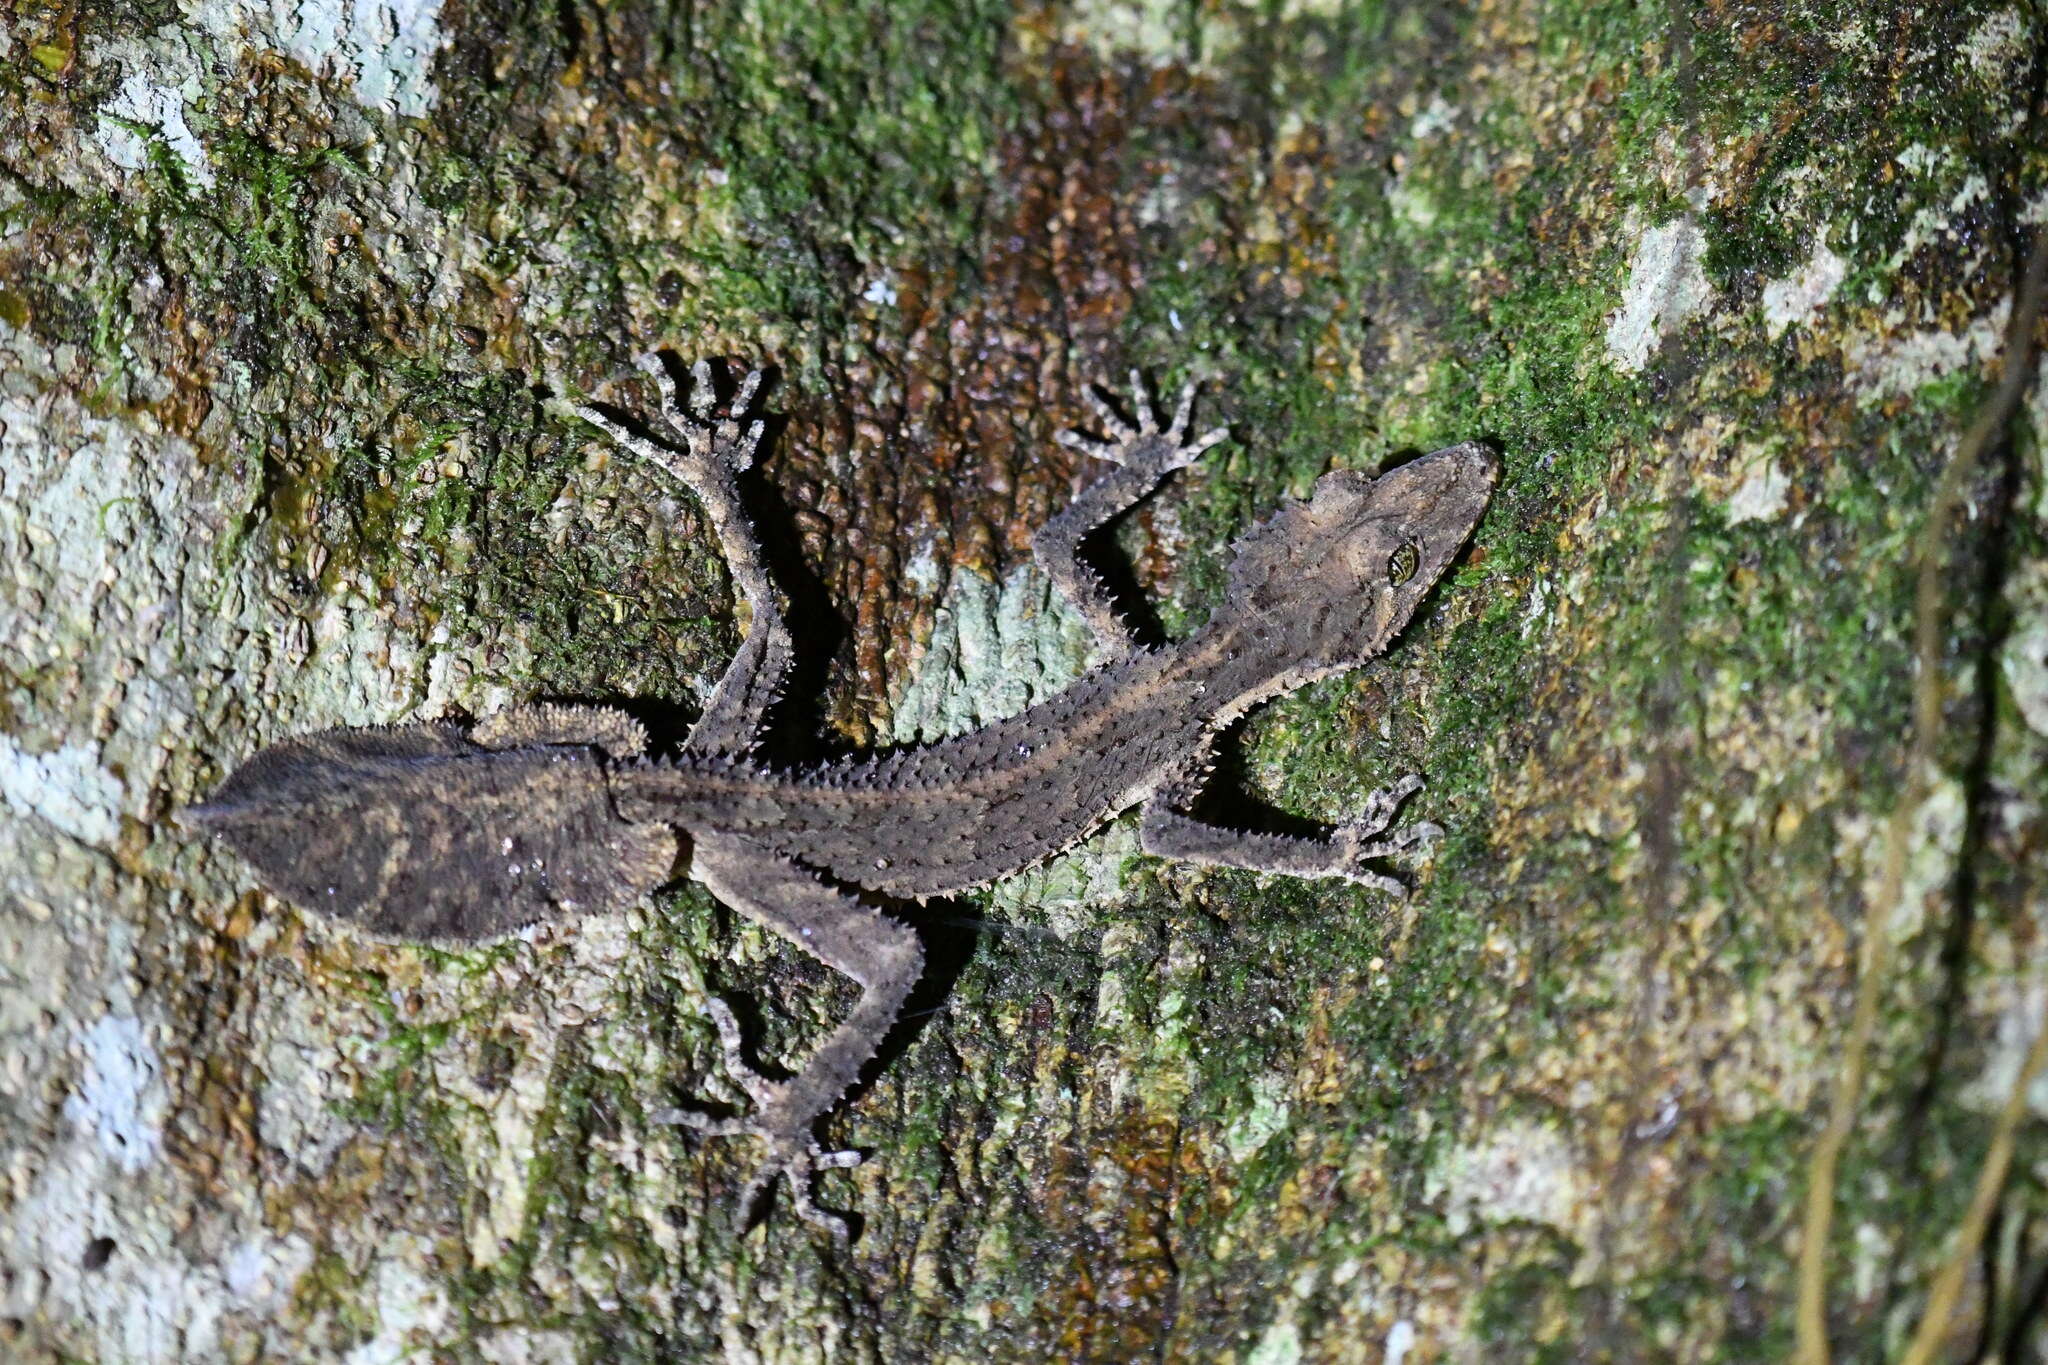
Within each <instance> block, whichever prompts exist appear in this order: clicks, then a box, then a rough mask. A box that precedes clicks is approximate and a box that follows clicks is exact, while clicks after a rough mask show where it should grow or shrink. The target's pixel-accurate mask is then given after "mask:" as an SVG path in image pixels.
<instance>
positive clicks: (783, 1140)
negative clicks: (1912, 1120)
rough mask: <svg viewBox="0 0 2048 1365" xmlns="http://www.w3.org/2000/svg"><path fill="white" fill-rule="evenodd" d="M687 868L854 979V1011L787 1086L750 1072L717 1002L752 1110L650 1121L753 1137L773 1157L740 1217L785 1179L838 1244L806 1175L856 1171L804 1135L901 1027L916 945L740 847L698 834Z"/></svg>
mask: <svg viewBox="0 0 2048 1365" xmlns="http://www.w3.org/2000/svg"><path fill="white" fill-rule="evenodd" d="M691 871H692V875H694V876H695V877H696V878H697V879H698V880H700V881H702V882H703V883H704V885H705V886H706V887H707V888H709V890H710V891H711V893H712V894H713V895H714V896H716V897H718V899H719V900H721V901H723V902H725V903H726V904H727V905H730V906H732V907H733V908H734V909H736V910H738V911H740V912H741V913H742V914H744V915H746V916H747V917H748V918H750V919H753V920H755V921H756V922H758V923H760V924H763V925H765V926H767V927H768V928H770V929H773V930H774V931H775V932H776V933H778V934H780V935H782V936H783V937H784V938H786V939H788V940H789V941H790V942H791V943H792V944H794V945H796V946H797V947H799V948H801V949H803V950H804V951H805V952H807V953H809V954H811V955H812V956H814V957H816V958H818V959H819V960H820V961H822V962H824V963H825V964H826V965H827V966H829V967H831V968H832V969H833V970H834V971H837V972H839V973H841V974H842V975H844V976H847V977H850V978H851V979H852V980H853V981H854V983H855V984H857V985H858V986H859V987H860V988H861V994H860V999H859V1000H858V1001H857V1002H855V1004H854V1007H853V1010H852V1011H851V1012H850V1013H849V1014H848V1015H847V1016H846V1018H845V1019H843V1020H841V1021H840V1023H839V1025H838V1026H837V1027H836V1028H834V1029H833V1030H832V1032H831V1033H830V1034H828V1035H827V1036H826V1038H825V1041H824V1042H823V1043H821V1044H819V1045H818V1047H817V1049H816V1050H815V1051H813V1052H812V1053H811V1055H810V1057H809V1058H808V1059H807V1060H806V1061H805V1062H804V1065H803V1068H802V1070H800V1071H799V1072H797V1074H796V1075H795V1076H793V1077H791V1078H790V1079H788V1080H775V1079H772V1078H770V1077H767V1076H763V1075H761V1074H760V1073H758V1072H757V1071H755V1070H754V1068H753V1067H752V1066H751V1065H749V1064H748V1062H747V1059H746V1056H745V1053H744V1049H743V1047H742V1045H741V1039H740V1030H739V1024H738V1021H736V1020H735V1019H734V1018H733V1016H732V1011H731V1009H730V1008H729V1007H728V1006H727V1005H726V1004H725V1002H724V1001H722V1000H713V1001H710V1002H709V1003H708V1009H709V1012H710V1014H711V1021H712V1024H713V1025H714V1026H715V1027H716V1028H717V1030H718V1038H719V1045H720V1047H721V1048H722V1050H723V1051H724V1053H725V1059H726V1064H727V1066H728V1067H729V1068H730V1069H731V1071H732V1074H733V1076H734V1078H735V1079H736V1080H737V1081H738V1083H739V1085H740V1087H741V1088H742V1089H743V1090H745V1091H746V1092H747V1096H748V1098H749V1099H751V1100H752V1101H753V1103H754V1112H753V1113H752V1114H750V1115H746V1116H743V1117H739V1118H729V1119H716V1118H711V1117H709V1116H706V1115H698V1114H691V1113H688V1112H686V1111H676V1110H668V1111H663V1112H662V1113H661V1114H659V1115H657V1118H658V1119H659V1120H661V1121H665V1122H673V1123H680V1124H683V1125H685V1126H688V1127H691V1128H695V1129H698V1130H699V1131H702V1132H706V1133H710V1134H712V1135H714V1136H725V1137H753V1138H758V1139H760V1140H761V1142H763V1143H764V1144H765V1145H766V1146H767V1149H768V1150H767V1153H766V1155H765V1156H764V1157H763V1159H762V1163H761V1166H760V1167H759V1169H758V1170H757V1172H756V1173H755V1175H754V1177H753V1179H752V1180H750V1181H749V1182H748V1184H747V1187H746V1190H745V1191H744V1192H743V1193H742V1195H741V1197H740V1208H741V1209H742V1210H743V1211H746V1210H751V1209H752V1208H753V1206H754V1203H755V1201H756V1199H757V1198H758V1197H759V1196H760V1194H761V1193H762V1192H763V1191H764V1190H766V1189H767V1187H768V1186H769V1185H770V1184H772V1183H773V1182H774V1181H775V1179H776V1177H777V1176H788V1177H789V1184H790V1198H791V1201H792V1203H793V1205H794V1206H795V1209H796V1211H797V1213H798V1215H799V1216H801V1217H802V1218H804V1219H805V1220H806V1221H807V1222H812V1223H816V1224H818V1225H819V1226H821V1227H823V1228H825V1229H827V1230H828V1231H829V1232H831V1234H832V1235H833V1236H834V1237H835V1238H838V1239H841V1240H844V1239H845V1238H846V1237H847V1236H848V1235H849V1232H850V1229H849V1228H848V1226H847V1223H846V1220H845V1219H844V1218H841V1217H840V1216H839V1215H838V1214H835V1213H830V1212H827V1211H826V1210H823V1209H820V1208H819V1207H818V1206H817V1205H816V1204H815V1203H814V1202H813V1201H812V1197H811V1178H812V1176H813V1175H814V1174H815V1173H816V1172H818V1171H821V1170H832V1169H843V1168H845V1167H849V1166H854V1165H858V1164H859V1162H860V1156H859V1154H858V1153H856V1152H850V1151H830V1150H827V1149H824V1148H822V1147H820V1146H819V1145H818V1144H817V1143H816V1142H815V1141H813V1140H812V1137H811V1129H812V1126H813V1125H814V1124H815V1123H816V1122H817V1121H818V1119H819V1117H820V1116H822V1115H823V1114H824V1113H825V1112H826V1111H827V1110H828V1109H830V1108H831V1107H832V1106H833V1105H834V1104H835V1103H837V1102H838V1100H839V1098H840V1096H842V1095H844V1094H845V1093H846V1091H847V1090H848V1089H849V1088H850V1087H851V1086H852V1085H853V1083H854V1081H855V1080H857V1079H858V1078H859V1076H860V1071H861V1068H862V1067H863V1066H865V1065H867V1063H868V1061H869V1059H871V1058H872V1057H873V1056H874V1055H875V1050H876V1049H877V1048H878V1047H879V1046H880V1045H881V1042H882V1038H883V1037H884V1035H886V1034H887V1033H888V1031H889V1029H890V1027H891V1026H892V1025H893V1024H894V1023H895V1022H896V1015H897V1012H898V1011H899V1010H901V1009H902V1007H903V1000H904V998H905V997H906V996H908V995H909V994H910V990H911V987H913V986H914V985H916V984H917V979H918V977H919V976H920V975H921V974H922V973H923V971H924V948H923V945H922V944H920V943H919V942H918V938H917V935H916V933H915V932H913V931H912V930H911V928H910V926H909V925H907V924H903V923H901V922H900V921H898V920H893V919H890V918H888V917H887V916H885V915H883V914H881V913H880V912H879V911H876V910H873V909H870V908H869V907H868V906H865V905H863V904H861V903H860V902H859V901H857V900H855V899H853V898H852V897H851V896H848V895H846V894H845V893H843V892H841V891H839V890H837V889H835V888H833V887H831V886H828V885H826V884H825V883H824V882H822V881H820V880H819V879H818V878H817V876H816V875H814V874H813V873H812V872H811V871H809V870H808V869H807V868H804V867H801V866H799V865H798V864H796V863H794V862H791V861H790V860H789V859H787V858H784V857H782V856H781V855H779V854H777V853H774V852H772V851H770V850H768V849H766V848H763V847H761V846H760V845H758V844H753V843H750V842H748V841H747V840H744V839H739V838H734V837H732V836H730V835H717V834H711V835H702V836H700V837H699V838H698V839H697V843H696V849H695V852H694V854H693V859H692V867H691Z"/></svg>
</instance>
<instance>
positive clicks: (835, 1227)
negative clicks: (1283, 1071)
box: [649, 996, 863, 1242]
mask: <svg viewBox="0 0 2048 1365" xmlns="http://www.w3.org/2000/svg"><path fill="white" fill-rule="evenodd" d="M704 1005H705V1012H706V1013H707V1014H709V1015H710V1016H711V1022H712V1024H713V1026H715V1027H716V1028H717V1030H718V1042H719V1047H720V1049H721V1050H722V1051H723V1052H724V1053H725V1064H726V1067H727V1069H728V1070H729V1071H730V1072H731V1073H732V1075H733V1078H734V1079H735V1080H737V1081H738V1082H739V1084H740V1088H741V1089H742V1090H745V1091H746V1092H747V1097H748V1098H749V1099H751V1100H752V1101H753V1102H754V1112H753V1114H751V1115H749V1116H746V1117H735V1118H716V1117H714V1116H712V1115H710V1114H700V1113H698V1112H696V1111H694V1110H690V1109H677V1108H669V1109H660V1110H656V1111H655V1112H654V1113H653V1114H651V1115H649V1117H650V1118H651V1119H652V1120H653V1121H654V1122H655V1123H665V1124H675V1125H678V1126H680V1127H684V1128H689V1129H691V1130H693V1131H695V1132H699V1133H703V1134H705V1135H707V1136H710V1137H750V1138H757V1139H759V1140H760V1141H761V1142H762V1143H763V1144H764V1145H765V1146H766V1147H767V1149H768V1150H767V1153H766V1154H765V1155H764V1156H763V1157H762V1158H761V1164H760V1166H758V1167H757V1168H756V1169H755V1171H754V1175H753V1178H752V1179H750V1180H749V1181H748V1182H747V1187H746V1188H745V1189H744V1190H742V1191H741V1192H740V1197H739V1203H738V1208H739V1210H740V1214H741V1217H742V1218H743V1219H746V1220H748V1221H751V1215H752V1213H753V1211H754V1209H755V1208H756V1206H757V1205H758V1204H759V1203H760V1201H761V1199H762V1197H763V1196H764V1195H766V1193H767V1192H768V1189H769V1187H770V1186H772V1185H773V1184H774V1183H775V1180H776V1177H778V1176H788V1177H789V1196H790V1203H791V1205H792V1206H793V1207H794V1208H795V1209H796V1212H797V1215H798V1216H799V1217H801V1218H802V1219H803V1220H804V1221H805V1222H807V1223H815V1224H817V1225H818V1226H819V1227H822V1228H824V1229H825V1230H826V1231H827V1232H829V1233H831V1234H832V1236H833V1238H834V1240H836V1241H841V1242H844V1241H847V1240H848V1239H849V1238H850V1237H851V1236H852V1228H851V1226H850V1225H849V1224H848V1223H847V1221H846V1219H844V1218H842V1217H840V1216H839V1215H838V1214H836V1213H832V1212H830V1211H829V1210H826V1209H821V1208H819V1207H818V1205H817V1204H816V1202H814V1201H813V1200H812V1198H811V1180H812V1177H813V1176H814V1175H816V1174H817V1173H818V1172H819V1171H834V1170H850V1169H852V1168H853V1167H855V1166H858V1165H860V1163H861V1161H862V1160H863V1158H862V1156H861V1154H860V1153H859V1152H856V1151H853V1150H851V1149H846V1150H839V1151H831V1150H827V1149H826V1148H823V1147H820V1146H819V1145H818V1144H817V1143H816V1142H815V1141H813V1140H812V1138H811V1133H810V1129H811V1125H812V1124H813V1123H815V1122H816V1121H817V1117H818V1109H819V1107H818V1106H816V1105H802V1104H799V1103H798V1099H797V1096H796V1095H795V1093H794V1087H793V1086H792V1085H791V1084H790V1083H789V1082H788V1081H778V1080H774V1079H772V1078H770V1077H767V1076H763V1075H761V1074H760V1073H759V1072H758V1071H756V1070H754V1068H753V1067H752V1066H750V1065H749V1064H748V1063H747V1060H746V1055H745V1052H744V1050H743V1049H742V1046H741V1039H740V1027H739V1020H738V1019H736V1018H734V1017H733V1012H732V1007H731V1006H729V1005H727V1004H726V1003H725V1002H724V1001H723V1000H720V999H718V998H717V997H716V996H713V997H712V998H711V999H709V1000H707V1001H705V1002H704Z"/></svg>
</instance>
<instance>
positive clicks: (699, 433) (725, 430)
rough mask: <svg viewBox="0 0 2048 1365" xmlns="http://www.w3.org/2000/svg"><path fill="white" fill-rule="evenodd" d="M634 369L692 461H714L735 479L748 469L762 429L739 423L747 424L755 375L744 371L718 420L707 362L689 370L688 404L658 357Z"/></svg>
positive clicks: (645, 357) (639, 362)
mask: <svg viewBox="0 0 2048 1365" xmlns="http://www.w3.org/2000/svg"><path fill="white" fill-rule="evenodd" d="M634 364H635V366H636V367H637V368H638V369H639V370H640V371H641V372H642V373H644V374H646V375H648V376H650V377H651V378H652V379H653V380H654V382H655V384H656V385H657V386H658V387H659V388H660V389H661V415H662V416H664V417H666V418H667V419H668V420H669V424H670V425H671V426H673V427H675V429H676V430H677V431H679V432H681V433H682V434H683V441H684V444H685V445H686V446H687V448H688V450H689V452H690V454H691V455H693V456H695V457H696V458H697V459H699V460H716V461H718V462H719V463H720V464H722V465H724V466H725V467H726V468H727V469H729V470H731V471H732V472H733V473H735V474H737V473H739V472H740V471H741V470H744V469H745V468H747V466H749V465H751V464H753V462H754V451H755V448H756V447H757V446H759V445H760V443H761V433H762V431H763V429H764V427H763V424H762V423H761V422H760V421H759V420H756V421H753V422H750V423H747V424H746V425H745V426H742V425H741V423H742V422H744V421H745V419H746V415H747V409H748V408H749V407H751V406H753V402H754V395H755V394H756V393H757V392H759V391H760V388H761V372H760V371H759V370H749V371H747V375H746V378H744V379H742V380H740V386H739V388H738V389H737V390H736V391H735V392H734V393H733V396H732V401H731V402H729V403H727V404H726V405H725V415H724V416H722V417H721V416H719V415H718V386H717V385H716V384H714V383H713V382H712V378H711V362H710V361H708V360H700V361H698V362H697V363H696V364H695V365H692V366H691V367H690V397H689V401H688V402H687V403H685V402H684V401H683V399H682V398H681V396H680V395H679V394H678V393H677V392H676V382H675V378H674V376H672V375H671V374H670V373H669V370H668V366H667V365H666V364H665V363H663V361H662V358H661V356H660V355H659V354H657V353H656V352H653V351H649V352H648V353H646V354H645V355H643V356H641V357H640V358H639V359H638V360H637V361H635V362H634Z"/></svg>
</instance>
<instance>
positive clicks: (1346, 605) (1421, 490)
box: [1224, 441, 1496, 666]
mask: <svg viewBox="0 0 2048 1365" xmlns="http://www.w3.org/2000/svg"><path fill="white" fill-rule="evenodd" d="M1495 472H1496V465H1495V462H1494V459H1493V456H1492V455H1490V454H1488V453H1487V451H1486V450H1485V448H1484V447H1482V446H1480V445H1478V444H1476V443H1474V442H1469V441H1468V442H1466V443H1465V444H1463V445H1456V446H1451V447H1449V448H1448V449H1444V450H1439V451H1436V452H1435V453H1434V454H1430V455H1424V456H1422V457H1421V458H1419V459H1416V460H1411V461H1409V462H1408V463H1407V464H1404V465H1401V466H1400V467H1399V468H1396V469H1392V470H1389V471H1388V472H1387V473H1385V474H1382V475H1380V477H1378V478H1376V479H1375V478H1370V477H1368V476H1367V475H1364V474H1361V473H1358V472H1356V471H1351V470H1342V471H1339V472H1337V473H1333V474H1325V475H1324V476H1323V477H1322V478H1320V479H1317V480H1316V484H1315V490H1314V492H1313V493H1312V494H1311V495H1310V496H1309V498H1308V500H1307V501H1305V502H1295V503H1290V504H1288V505H1287V506H1285V507H1283V508H1281V509H1280V511H1279V512H1277V513H1276V514H1274V516H1273V517H1272V518H1271V519H1270V520H1269V521H1267V522H1266V523H1265V524H1264V525H1262V526H1260V527H1259V528H1258V529H1257V530H1255V531H1253V532H1252V533H1251V534H1249V535H1247V536H1245V537H1244V538H1243V539H1242V540H1240V541H1239V542H1238V547H1237V554H1236V557H1235V558H1234V559H1233V560H1232V562H1231V566H1230V589H1231V591H1230V593H1229V597H1228V601H1229V603H1230V605H1229V606H1228V607H1227V608H1226V609H1225V612H1224V616H1225V619H1226V621H1228V622H1229V623H1230V624H1232V625H1233V626H1234V627H1235V628H1236V629H1237V630H1239V631H1240V633H1242V632H1244V631H1247V630H1248V631H1250V632H1251V633H1252V635H1253V636H1254V638H1255V639H1257V640H1261V641H1265V640H1268V639H1269V638H1270V640H1271V643H1272V645H1273V646H1274V647H1276V648H1279V650H1280V652H1281V653H1290V652H1295V651H1289V650H1286V649H1285V648H1284V647H1282V646H1283V642H1284V641H1287V640H1290V639H1291V640H1295V641H1298V642H1299V649H1300V650H1301V651H1306V652H1308V653H1310V654H1312V656H1313V660H1314V661H1315V662H1318V663H1322V664H1327V665H1330V666H1341V665H1345V664H1350V663H1356V662H1358V661H1360V660H1362V659H1366V658H1369V657H1371V656H1372V655H1374V654H1377V653H1378V652H1379V651H1380V650H1382V649H1384V648H1385V647H1386V646H1387V643H1388V642H1389V641H1390V640H1392V639H1393V638H1394V636H1395V635H1396V634H1398V633H1399V632H1400V630H1401V628H1402V627H1403V626H1405V625H1407V623H1408V618H1409V617H1411V616H1413V615H1414V614H1415V609H1416V607H1417V606H1419V605H1420V604H1421V602H1422V599H1423V598H1424V597H1425V596H1426V595H1427V594H1428V592H1429V590H1430V588H1431V586H1432V585H1434V584H1435V582H1436V580H1437V579H1438V578H1439V577H1440V576H1442V574H1443V571H1444V569H1445V568H1446V567H1448V566H1449V564H1450V562H1451V560H1452V559H1453V558H1454V557H1456V555H1457V553H1458V551H1459V550H1460V549H1462V548H1463V547H1464V544H1465V541H1466V540H1467V539H1468V538H1469V537H1470V536H1471V534H1472V528H1473V527H1474V526H1476V525H1477V524H1478V522H1479V516H1480V514H1481V513H1482V512H1484V511H1485V510H1486V504H1487V501H1488V500H1489V499H1490V498H1491V497H1492V496H1493V481H1494V476H1495Z"/></svg>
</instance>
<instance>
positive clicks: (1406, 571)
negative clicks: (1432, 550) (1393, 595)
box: [1387, 540, 1422, 588]
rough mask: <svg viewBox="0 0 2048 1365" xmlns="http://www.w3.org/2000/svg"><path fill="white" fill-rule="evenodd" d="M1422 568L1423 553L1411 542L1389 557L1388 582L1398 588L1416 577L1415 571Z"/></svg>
mask: <svg viewBox="0 0 2048 1365" xmlns="http://www.w3.org/2000/svg"><path fill="white" fill-rule="evenodd" d="M1421 567H1422V551H1420V550H1418V549H1416V548H1415V542H1414V541H1412V540H1411V541H1409V542H1408V543H1407V544H1405V545H1403V546H1402V547H1401V548H1400V549H1398V550H1396V551H1394V553H1392V554H1390V555H1388V556H1387V582H1389V583H1391V584H1393V585H1394V586H1395V587H1397V588H1398V587H1400V586H1401V585H1402V584H1403V583H1406V582H1407V581H1408V580H1409V579H1411V578H1413V577H1415V571H1416V570H1417V569H1419V568H1421Z"/></svg>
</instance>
